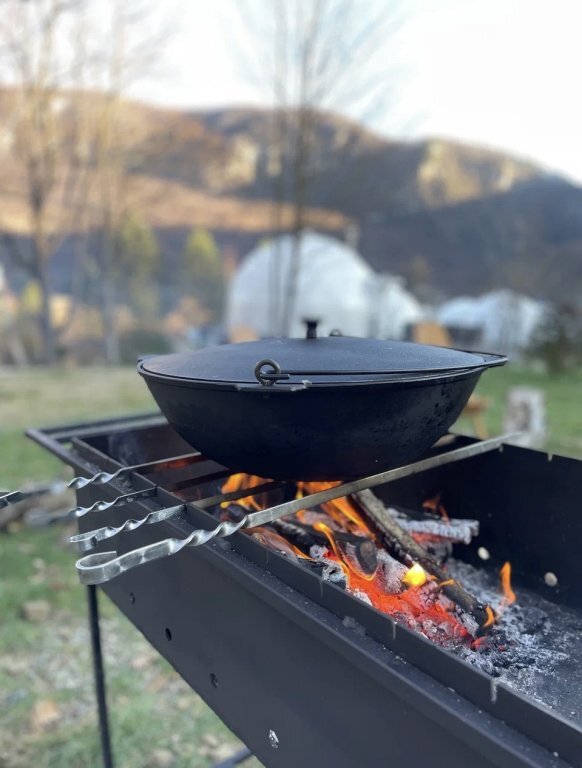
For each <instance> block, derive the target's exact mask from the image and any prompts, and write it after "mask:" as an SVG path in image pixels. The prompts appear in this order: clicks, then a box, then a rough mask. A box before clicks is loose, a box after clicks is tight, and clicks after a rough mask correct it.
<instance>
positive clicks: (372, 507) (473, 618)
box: [353, 490, 494, 637]
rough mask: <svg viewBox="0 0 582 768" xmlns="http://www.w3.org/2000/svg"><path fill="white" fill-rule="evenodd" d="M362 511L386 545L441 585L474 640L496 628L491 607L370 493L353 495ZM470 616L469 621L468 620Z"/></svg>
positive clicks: (368, 491)
mask: <svg viewBox="0 0 582 768" xmlns="http://www.w3.org/2000/svg"><path fill="white" fill-rule="evenodd" d="M353 498H354V499H355V500H356V501H357V502H358V504H359V506H360V508H361V509H362V511H363V512H364V513H365V514H366V515H367V517H368V519H369V520H370V521H371V522H372V523H373V525H374V528H375V529H376V531H377V533H378V536H379V537H380V538H381V539H382V542H383V544H384V546H386V547H387V548H388V549H389V550H391V551H392V552H394V553H395V554H396V556H397V557H398V558H400V559H403V560H404V561H405V562H407V563H408V564H410V565H413V564H414V563H419V564H420V565H421V566H422V567H423V568H424V569H425V570H426V571H427V572H428V573H430V574H431V575H432V576H434V577H435V578H436V579H438V581H439V582H440V585H441V586H442V590H443V592H444V594H445V595H446V596H447V597H448V598H449V599H450V600H452V601H453V602H454V603H455V604H456V605H457V606H458V607H459V608H460V609H461V611H462V612H463V614H464V618H465V621H463V624H465V626H466V627H467V629H468V630H469V631H470V632H471V634H472V635H473V636H474V637H478V636H479V635H481V634H483V633H484V632H485V631H487V629H488V628H489V627H490V626H492V625H493V622H494V614H493V611H492V610H491V608H490V607H489V606H486V605H483V603H480V602H479V601H478V600H477V599H476V598H475V597H473V595H471V594H469V593H468V592H467V591H466V590H465V589H464V588H463V587H462V586H461V585H460V584H459V583H458V582H457V581H455V580H454V579H451V577H450V575H449V574H448V573H447V572H446V571H445V570H444V569H443V568H442V567H441V566H440V565H439V563H438V562H437V561H436V560H435V558H434V557H432V555H430V554H429V553H428V552H427V551H426V550H425V549H424V548H423V547H422V546H421V545H420V544H418V543H417V542H416V541H415V540H414V539H413V538H412V536H411V535H410V533H408V532H407V531H405V530H404V528H402V526H401V525H400V524H399V523H398V522H397V521H396V520H395V519H394V518H393V517H392V515H391V514H390V513H389V512H388V510H387V509H386V507H385V506H384V504H382V502H381V501H380V499H378V498H377V497H376V496H375V495H374V494H373V493H372V491H370V490H366V491H361V492H359V493H356V494H354V496H353ZM467 617H468V621H467Z"/></svg>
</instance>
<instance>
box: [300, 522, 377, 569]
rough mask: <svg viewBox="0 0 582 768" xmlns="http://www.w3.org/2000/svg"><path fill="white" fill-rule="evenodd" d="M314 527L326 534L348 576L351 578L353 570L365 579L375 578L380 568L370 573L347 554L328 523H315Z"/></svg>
mask: <svg viewBox="0 0 582 768" xmlns="http://www.w3.org/2000/svg"><path fill="white" fill-rule="evenodd" d="M313 529H314V530H315V531H319V532H320V533H323V534H324V536H325V537H326V538H327V540H328V542H329V544H330V546H331V549H332V551H333V553H334V555H335V556H336V558H337V559H338V561H339V563H340V565H341V566H342V568H343V570H344V573H345V574H346V576H348V578H349V573H350V571H353V572H354V573H356V574H358V576H360V577H361V578H362V579H364V580H365V581H371V580H372V579H373V578H374V576H375V575H376V571H377V570H378V569H377V566H376V568H375V569H374V571H373V572H372V573H368V572H367V571H366V570H364V568H363V567H361V566H360V565H359V563H357V562H356V561H355V560H354V559H353V558H350V557H348V556H347V554H346V553H345V552H344V550H343V549H342V548H341V547H340V545H339V544H338V541H337V538H336V536H335V535H334V532H333V531H332V530H331V528H330V527H329V526H328V525H326V524H325V523H321V522H320V523H315V524H314V526H313Z"/></svg>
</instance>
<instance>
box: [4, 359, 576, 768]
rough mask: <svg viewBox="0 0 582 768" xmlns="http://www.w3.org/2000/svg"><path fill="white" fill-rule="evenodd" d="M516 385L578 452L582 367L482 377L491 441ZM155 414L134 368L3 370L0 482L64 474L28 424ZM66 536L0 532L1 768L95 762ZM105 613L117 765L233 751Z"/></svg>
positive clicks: (81, 605)
mask: <svg viewBox="0 0 582 768" xmlns="http://www.w3.org/2000/svg"><path fill="white" fill-rule="evenodd" d="M524 385H525V386H532V387H539V388H542V389H543V390H544V391H545V393H546V399H547V411H548V426H549V440H548V446H547V447H548V448H549V449H550V450H552V451H554V452H556V453H564V454H570V455H577V456H582V408H581V407H580V391H581V387H582V371H580V372H578V373H575V374H569V375H562V376H548V375H547V374H544V373H540V372H536V371H531V370H528V369H524V368H519V367H516V366H507V367H506V368H504V369H497V370H495V371H491V372H490V373H488V374H486V375H485V376H484V377H483V379H482V381H481V382H480V385H479V388H478V392H479V393H480V394H482V395H485V396H486V397H488V398H490V399H491V405H490V407H489V408H488V410H487V412H486V421H487V426H488V429H489V430H490V432H491V434H495V433H499V432H500V431H501V429H502V416H503V407H504V399H505V393H506V390H507V389H508V388H509V387H513V386H524ZM154 407H155V405H154V403H153V400H152V399H151V396H150V395H149V393H148V391H147V389H146V387H145V385H144V383H143V382H142V381H141V380H140V379H139V377H138V376H137V375H136V373H135V371H134V370H133V369H115V370H103V369H78V370H55V371H43V370H22V371H12V370H0V451H1V456H2V461H1V462H0V486H5V487H8V488H17V487H18V486H19V485H20V484H21V483H23V482H25V481H26V480H30V479H37V480H40V479H43V480H48V479H51V478H53V477H54V476H55V475H57V474H62V473H63V467H62V465H61V464H60V463H59V462H58V461H56V460H53V459H51V457H50V456H49V455H48V454H47V453H46V452H45V451H44V450H42V449H40V448H38V447H37V446H35V445H34V444H33V443H32V442H31V441H30V440H27V439H26V438H24V436H23V432H24V430H25V429H26V427H28V426H39V425H42V426H46V425H50V424H56V423H64V422H67V421H75V420H90V419H98V418H103V417H106V416H113V415H116V414H119V415H121V414H127V413H129V412H139V411H145V410H153V409H154ZM458 428H459V429H460V430H462V431H468V432H470V431H471V428H472V425H471V423H470V422H468V421H466V420H461V421H460V422H459V424H458ZM68 533H69V532H67V531H65V530H63V529H62V528H50V529H22V530H21V531H19V532H17V533H13V534H10V535H0V562H1V563H2V568H1V570H0V766H2V768H25V767H26V768H28V766H31V765H35V766H38V768H57V767H58V768H61V767H62V768H87V767H92V766H96V765H99V749H98V739H97V729H96V722H95V705H94V697H93V690H92V680H91V667H90V655H89V638H88V635H87V629H86V620H85V611H86V608H85V602H84V594H83V590H82V589H80V587H79V585H78V582H77V579H76V576H75V573H74V568H73V563H72V560H73V557H72V555H71V553H70V552H69V551H67V549H66V548H65V546H64V543H63V542H64V539H65V538H66V535H67V534H68ZM38 599H43V600H47V601H48V602H49V604H50V610H51V615H50V618H49V619H48V620H47V621H46V622H43V623H40V624H34V623H31V622H28V621H25V620H24V619H23V618H22V615H21V609H22V605H23V603H24V602H25V601H29V600H38ZM102 614H103V622H104V627H105V631H104V638H105V648H104V650H105V659H106V667H107V674H108V685H109V696H110V704H111V710H112V723H111V725H112V734H113V745H114V750H115V755H116V760H117V764H118V765H120V766H124V768H138V767H141V766H144V765H145V764H146V763H147V757H144V756H147V755H150V754H151V753H152V752H153V751H154V750H155V749H159V748H164V749H167V750H169V751H171V752H172V753H173V754H174V755H175V760H174V762H173V766H175V768H182V767H183V768H186V766H188V767H189V768H197V767H198V766H199V767H200V768H203V766H208V765H210V764H211V763H212V762H213V759H216V757H218V755H217V754H214V756H213V755H212V754H211V752H212V751H211V750H210V753H209V751H208V750H206V751H205V750H204V749H201V746H200V745H201V744H203V743H204V739H205V738H208V736H209V734H210V735H211V737H212V738H213V739H215V740H216V741H217V742H218V743H219V744H220V745H222V746H223V747H224V745H226V748H227V749H228V748H229V747H232V748H233V749H234V748H235V746H236V740H235V739H234V737H233V736H232V734H230V733H229V732H228V730H227V729H226V728H225V727H224V725H223V724H222V723H221V722H220V721H219V720H218V718H216V717H215V716H214V715H213V713H212V712H211V711H210V710H209V709H208V708H207V707H206V706H205V705H204V703H203V702H202V700H201V699H200V698H199V697H198V696H197V695H196V694H194V693H193V692H192V691H191V690H190V689H189V688H188V687H187V686H186V684H185V683H184V682H183V681H182V680H181V679H180V678H179V677H178V676H177V675H176V673H175V672H174V671H173V670H172V669H171V668H170V667H169V666H168V665H167V664H166V663H165V662H164V661H163V660H162V659H160V658H159V657H158V656H157V654H155V653H154V652H153V651H152V650H151V649H150V646H149V645H148V644H147V643H146V641H145V640H144V639H143V638H142V637H141V635H140V634H139V633H138V632H137V631H136V630H135V628H134V627H133V626H132V625H131V624H130V623H129V622H127V620H126V619H125V618H124V617H123V616H122V615H121V614H120V613H119V612H118V611H117V610H116V609H115V608H114V607H113V606H112V605H110V604H109V603H108V602H107V601H106V600H102ZM136 660H138V661H139V665H137V662H136ZM47 699H48V700H50V701H51V702H53V703H54V705H55V706H56V708H57V710H58V713H59V716H58V717H57V719H56V721H55V722H54V723H52V724H51V725H50V726H39V725H38V724H36V725H35V718H34V712H35V706H37V705H38V702H39V701H42V700H47ZM249 765H250V764H249ZM254 765H255V766H256V765H258V763H256V762H255V763H254Z"/></svg>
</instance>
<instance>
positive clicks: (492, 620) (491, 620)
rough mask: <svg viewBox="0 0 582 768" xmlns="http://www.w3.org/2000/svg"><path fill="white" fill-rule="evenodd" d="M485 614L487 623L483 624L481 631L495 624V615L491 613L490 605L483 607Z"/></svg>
mask: <svg viewBox="0 0 582 768" xmlns="http://www.w3.org/2000/svg"><path fill="white" fill-rule="evenodd" d="M485 613H486V614H487V621H486V622H485V624H483V629H487V627H491V626H492V625H493V624H495V614H494V613H493V608H491V606H490V605H486V606H485Z"/></svg>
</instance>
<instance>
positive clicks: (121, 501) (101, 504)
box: [69, 488, 158, 517]
mask: <svg viewBox="0 0 582 768" xmlns="http://www.w3.org/2000/svg"><path fill="white" fill-rule="evenodd" d="M157 492H158V490H157V488H145V489H144V490H142V491H132V492H131V493H125V494H123V496H118V497H117V498H116V499H113V500H112V501H96V502H95V503H94V504H91V506H90V507H75V508H74V509H71V511H70V512H69V515H70V516H71V517H83V516H84V515H88V514H89V513H90V512H105V510H106V509H111V507H123V506H124V505H125V504H129V503H130V502H132V501H137V500H138V499H151V498H152V497H153V496H155V495H156V494H157Z"/></svg>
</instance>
